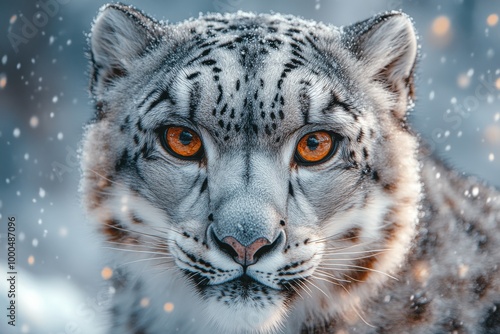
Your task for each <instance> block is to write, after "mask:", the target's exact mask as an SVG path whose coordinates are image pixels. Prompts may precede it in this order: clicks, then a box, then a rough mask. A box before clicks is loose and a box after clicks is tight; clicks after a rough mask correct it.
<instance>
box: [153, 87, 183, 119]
mask: <svg viewBox="0 0 500 334" xmlns="http://www.w3.org/2000/svg"><path fill="white" fill-rule="evenodd" d="M155 92H160V95H159V96H158V97H157V98H156V99H155V100H154V101H153V102H152V103H151V104H150V105H149V107H148V109H147V110H146V114H147V113H148V112H150V111H151V110H152V109H153V108H154V107H156V106H157V105H158V104H159V103H161V102H163V101H169V102H170V103H171V104H172V105H175V104H176V102H175V100H174V99H173V98H172V96H171V95H170V91H169V89H168V87H165V88H163V89H161V90H157V91H155Z"/></svg>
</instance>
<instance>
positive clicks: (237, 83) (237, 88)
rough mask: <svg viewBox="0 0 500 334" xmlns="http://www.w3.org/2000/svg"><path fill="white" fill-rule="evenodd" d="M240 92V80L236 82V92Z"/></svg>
mask: <svg viewBox="0 0 500 334" xmlns="http://www.w3.org/2000/svg"><path fill="white" fill-rule="evenodd" d="M239 90H240V79H238V80H236V91H239Z"/></svg>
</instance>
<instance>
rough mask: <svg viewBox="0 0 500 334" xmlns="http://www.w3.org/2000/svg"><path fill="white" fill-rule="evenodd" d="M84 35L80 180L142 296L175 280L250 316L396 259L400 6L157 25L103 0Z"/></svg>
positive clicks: (403, 96) (238, 326)
mask: <svg viewBox="0 0 500 334" xmlns="http://www.w3.org/2000/svg"><path fill="white" fill-rule="evenodd" d="M91 48H92V61H93V63H92V64H93V68H92V70H93V76H92V93H93V97H94V99H95V102H96V108H97V114H96V121H95V122H94V123H93V124H92V125H90V126H89V129H88V131H87V133H86V138H85V143H84V152H83V153H84V154H83V169H84V179H83V192H84V195H85V199H86V203H87V207H88V209H89V211H90V212H91V213H92V214H93V215H94V216H95V217H97V219H98V220H99V221H100V222H101V224H102V225H101V228H102V231H103V233H104V235H105V236H106V239H107V241H108V242H109V243H110V246H111V247H114V248H120V249H124V250H127V251H120V250H117V252H116V254H117V259H119V260H118V261H117V262H118V265H120V264H123V263H125V265H124V267H122V268H121V269H122V270H123V271H124V272H129V273H130V274H131V275H132V276H133V277H136V278H137V279H138V280H142V281H143V285H156V286H155V288H154V289H157V291H158V294H159V295H158V296H148V297H149V298H151V299H155V298H158V299H159V301H158V303H159V304H162V303H163V299H161V298H162V297H159V296H160V295H161V293H160V291H166V292H165V293H166V294H168V293H170V292H168V291H172V290H176V289H177V290H183V291H187V292H185V294H186V300H191V303H192V300H195V301H196V300H198V303H197V304H201V305H203V308H204V311H203V312H205V313H203V314H202V315H200V317H201V318H206V319H210V320H211V321H213V322H214V323H216V324H217V325H218V326H220V327H221V328H225V329H227V330H228V331H229V332H234V331H239V330H257V331H265V330H270V329H273V328H277V327H278V326H279V324H280V322H281V321H282V319H283V318H284V315H285V314H286V313H287V312H288V311H289V310H290V309H293V308H294V307H295V308H296V309H298V310H299V311H300V312H311V313H312V312H317V311H318V310H317V308H321V309H322V311H323V312H336V311H339V310H341V309H343V308H344V306H345V305H348V304H349V305H354V304H355V303H356V302H358V301H359V297H360V296H362V295H363V293H364V291H365V290H364V289H372V288H373V287H374V285H373V284H371V283H375V285H376V284H378V283H380V282H382V281H384V280H385V279H386V275H388V273H389V272H390V271H391V270H393V269H394V268H393V267H394V264H395V263H398V262H399V260H400V259H401V257H402V255H403V253H404V251H405V248H406V247H407V245H408V242H409V239H410V237H411V233H412V231H413V224H414V222H415V219H416V211H415V209H414V208H415V203H416V201H417V200H418V193H419V185H418V179H417V176H416V175H417V171H415V170H414V169H413V168H412V166H413V165H415V161H414V150H415V145H416V144H415V141H414V140H413V138H412V136H411V135H410V134H409V132H408V130H407V128H406V123H405V119H404V117H405V113H406V108H407V101H408V96H409V95H411V93H412V92H411V89H412V77H411V75H412V70H413V66H414V59H415V49H416V47H415V39H414V33H413V29H412V26H411V24H410V23H409V20H408V19H407V18H406V17H405V16H403V15H401V14H386V15H383V16H379V17H377V18H374V19H372V20H370V21H366V22H363V23H361V24H358V25H353V26H351V27H348V28H345V29H344V30H341V29H337V28H334V27H326V26H324V25H319V24H315V23H312V22H306V21H302V20H298V19H296V18H292V17H282V16H279V15H264V16H255V15H251V14H241V13H240V14H237V15H227V16H206V17H202V18H200V19H197V20H193V21H189V22H185V23H182V24H180V25H177V26H168V25H161V24H160V23H158V22H155V21H153V20H151V19H150V18H148V17H146V16H145V15H143V14H142V13H139V12H137V11H136V10H133V9H132V8H130V7H125V6H122V5H111V6H108V7H107V8H106V9H104V10H103V11H102V12H101V14H100V15H99V17H98V18H97V20H96V23H95V25H94V27H93V35H92V36H91ZM174 282H175V284H174ZM145 291H151V289H150V290H147V289H146V290H145ZM153 291H154V290H153ZM188 295H189V296H188ZM172 296H173V294H172ZM171 298H175V297H171ZM189 298H192V299H189ZM167 300H168V297H165V300H164V301H167ZM178 303H179V302H177V304H178ZM318 305H319V306H318ZM191 307H194V308H196V307H198V305H192V306H191Z"/></svg>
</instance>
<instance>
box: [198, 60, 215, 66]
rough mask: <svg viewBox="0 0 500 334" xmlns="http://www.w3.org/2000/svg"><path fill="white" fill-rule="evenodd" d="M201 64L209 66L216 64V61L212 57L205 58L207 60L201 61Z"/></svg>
mask: <svg viewBox="0 0 500 334" xmlns="http://www.w3.org/2000/svg"><path fill="white" fill-rule="evenodd" d="M201 64H202V65H205V66H210V65H215V64H217V62H216V61H215V60H213V59H207V60H204V61H202V62H201Z"/></svg>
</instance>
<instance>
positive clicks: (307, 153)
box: [295, 131, 337, 164]
mask: <svg viewBox="0 0 500 334" xmlns="http://www.w3.org/2000/svg"><path fill="white" fill-rule="evenodd" d="M336 148H337V142H336V139H335V138H334V137H333V136H332V134H331V133H329V132H327V131H316V132H311V133H308V134H306V135H305V136H304V137H302V138H301V139H300V141H299V143H298V144H297V149H296V150H295V160H296V161H297V162H299V163H302V164H315V163H320V162H323V161H325V160H326V159H328V158H329V157H331V156H332V154H333V153H335V149H336Z"/></svg>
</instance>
